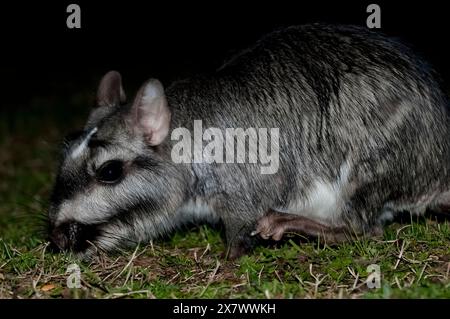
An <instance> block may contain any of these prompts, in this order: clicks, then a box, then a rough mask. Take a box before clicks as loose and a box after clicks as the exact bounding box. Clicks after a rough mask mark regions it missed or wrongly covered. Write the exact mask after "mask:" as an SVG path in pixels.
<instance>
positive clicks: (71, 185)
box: [50, 164, 92, 206]
mask: <svg viewBox="0 0 450 319" xmlns="http://www.w3.org/2000/svg"><path fill="white" fill-rule="evenodd" d="M84 166H86V164H85V165H84ZM91 181H92V178H91V177H90V176H89V175H88V174H87V172H86V167H84V168H81V169H77V172H76V173H74V174H73V173H66V172H64V173H63V172H60V173H59V174H58V177H57V178H56V182H55V186H54V188H53V192H52V195H51V199H50V200H51V203H52V204H53V205H55V206H59V205H60V204H61V203H62V202H63V201H64V200H67V199H70V198H72V197H73V196H75V195H76V194H77V193H81V192H82V191H83V190H85V189H86V188H87V187H89V185H90V183H91Z"/></svg>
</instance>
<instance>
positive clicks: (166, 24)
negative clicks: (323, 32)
mask: <svg viewBox="0 0 450 319" xmlns="http://www.w3.org/2000/svg"><path fill="white" fill-rule="evenodd" d="M372 2H375V3H377V4H379V5H380V6H381V23H382V29H381V31H382V32H384V33H386V34H388V35H391V36H395V37H399V38H401V39H403V40H404V41H405V42H407V43H409V44H410V45H412V46H413V47H414V48H415V49H416V51H417V52H419V53H420V54H422V55H423V56H424V57H425V58H426V59H427V60H428V61H430V62H431V64H432V65H433V66H434V68H435V69H436V70H438V72H439V73H440V74H441V76H442V79H443V80H444V84H445V85H447V87H448V83H449V82H450V72H449V71H450V59H449V57H450V49H449V48H448V45H447V43H448V41H449V38H448V30H449V27H448V22H447V21H448V18H447V16H448V15H449V14H450V13H449V12H448V11H447V10H446V7H445V5H444V1H426V2H420V3H414V2H406V1H391V2H385V1H313V2H306V1H289V2H288V1H267V2H263V1H258V2H251V1H242V0H241V1H235V0H233V1H230V0H228V1H223V0H219V1H183V2H181V1H179V2H174V1H163V2H161V1H155V0H148V1H117V2H106V1H95V3H94V2H93V1H80V0H73V1H70V2H69V1H58V2H56V1H55V2H54V3H52V2H42V1H39V2H30V3H26V2H16V3H14V4H11V3H10V4H6V3H5V4H1V5H0V12H1V17H0V30H1V31H0V32H1V41H2V42H1V49H0V50H1V51H0V52H1V57H0V61H1V62H0V72H1V73H0V74H1V79H0V81H1V83H0V84H1V86H0V87H1V88H2V90H1V91H2V95H3V96H2V98H1V99H0V101H1V102H0V103H1V107H2V108H5V107H11V109H12V108H14V109H19V110H22V109H26V106H27V103H29V101H30V99H32V98H34V97H36V96H39V97H48V96H56V95H58V96H69V95H71V94H74V93H75V92H76V91H78V90H82V89H87V88H91V89H92V90H93V91H95V86H96V82H97V81H98V80H99V77H100V76H101V74H102V73H104V72H106V71H108V70H110V69H117V70H119V71H120V72H121V73H122V75H123V77H124V84H125V89H126V90H127V89H128V91H129V92H128V94H129V95H132V93H133V91H132V90H135V89H136V86H137V85H139V84H140V83H142V82H143V81H144V80H145V79H147V78H149V77H156V78H159V79H161V80H162V82H163V83H164V84H165V85H168V84H169V83H170V81H172V80H173V79H176V78H180V77H184V76H188V75H189V74H192V73H197V72H203V71H206V70H211V69H214V68H216V67H218V66H220V64H221V63H222V62H223V61H224V59H225V58H226V57H227V56H229V55H230V54H232V53H234V52H236V51H237V50H239V49H242V48H245V47H246V46H247V45H249V44H251V43H252V42H253V41H255V40H256V39H258V38H259V37H260V36H261V35H263V34H264V33H266V32H269V31H271V30H273V29H275V28H278V27H281V26H288V25H294V24H303V23H308V22H329V23H345V24H358V25H365V23H366V18H367V16H368V15H369V14H368V13H366V7H367V5H368V4H370V3H372ZM69 3H77V4H79V5H80V7H81V25H82V28H81V29H68V28H67V27H66V18H67V16H68V13H66V7H67V5H68V4H69ZM130 91H131V92H130ZM18 106H20V108H17V107H18Z"/></svg>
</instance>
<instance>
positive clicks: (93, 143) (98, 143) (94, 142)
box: [88, 138, 111, 148]
mask: <svg viewBox="0 0 450 319" xmlns="http://www.w3.org/2000/svg"><path fill="white" fill-rule="evenodd" d="M108 145H111V143H109V142H108V141H105V140H99V139H96V138H91V139H90V140H89V142H88V147H89V148H99V147H100V148H105V147H107V146H108Z"/></svg>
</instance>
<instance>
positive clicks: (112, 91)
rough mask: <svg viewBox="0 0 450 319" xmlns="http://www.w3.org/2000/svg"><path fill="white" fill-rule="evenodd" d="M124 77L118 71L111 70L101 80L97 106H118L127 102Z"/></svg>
mask: <svg viewBox="0 0 450 319" xmlns="http://www.w3.org/2000/svg"><path fill="white" fill-rule="evenodd" d="M125 101H126V96H125V92H124V91H123V88H122V77H121V76H120V73H119V72H117V71H109V72H108V73H106V74H105V75H104V76H103V78H102V79H101V81H100V84H99V86H98V90H97V106H118V105H120V104H122V103H125Z"/></svg>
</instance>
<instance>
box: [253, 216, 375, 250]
mask: <svg viewBox="0 0 450 319" xmlns="http://www.w3.org/2000/svg"><path fill="white" fill-rule="evenodd" d="M380 231H381V229H378V228H376V229H374V231H373V232H372V233H370V234H369V235H370V236H375V235H379V234H380ZM289 233H294V234H298V235H304V236H311V237H316V238H317V237H320V238H323V239H324V240H325V241H326V242H328V243H339V242H344V241H348V240H351V239H354V238H357V237H359V234H354V233H353V234H352V232H350V231H349V230H348V229H347V228H345V227H330V226H327V225H323V224H321V223H319V222H317V221H314V220H312V219H309V218H306V217H303V216H299V215H294V214H286V213H279V212H276V211H269V212H268V213H267V214H266V215H265V216H263V217H262V218H261V219H260V220H259V221H258V224H257V227H256V230H255V231H254V232H253V233H252V235H253V236H254V235H259V236H261V237H262V238H263V239H273V240H276V241H279V240H281V238H283V236H284V235H285V234H289ZM365 235H367V234H365Z"/></svg>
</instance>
